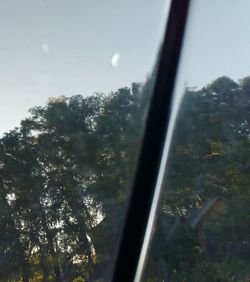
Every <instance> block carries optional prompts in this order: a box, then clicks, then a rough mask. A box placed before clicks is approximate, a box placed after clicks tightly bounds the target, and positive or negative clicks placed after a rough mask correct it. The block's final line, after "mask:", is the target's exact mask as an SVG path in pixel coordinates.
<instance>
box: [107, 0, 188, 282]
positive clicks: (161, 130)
mask: <svg viewBox="0 0 250 282" xmlns="http://www.w3.org/2000/svg"><path fill="white" fill-rule="evenodd" d="M189 4H190V0H172V2H171V6H170V12H169V15H168V20H167V27H166V32H165V36H164V41H163V44H162V49H161V54H160V60H159V63H158V69H157V75H156V79H155V86H154V90H153V95H152V98H151V103H150V106H149V111H148V117H147V120H146V125H145V132H144V138H143V141H142V147H141V152H140V157H139V161H138V167H137V171H136V174H135V180H134V184H133V188H132V192H131V199H130V203H129V207H128V212H127V216H126V219H125V224H124V230H123V234H122V238H121V241H120V248H119V250H118V255H117V260H116V263H115V268H114V273H113V278H112V281H113V282H132V281H134V278H135V274H136V270H137V266H138V262H139V258H140V253H141V248H142V245H143V239H144V235H145V231H146V228H147V222H148V217H149V213H150V209H151V204H152V199H153V196H154V189H155V183H156V179H157V176H158V171H159V166H160V162H161V157H162V151H163V145H164V141H165V137H166V132H167V127H168V122H169V113H170V107H171V100H172V92H173V88H174V83H175V78H176V73H177V67H178V62H179V58H180V53H181V46H182V41H183V37H184V31H185V26H186V19H187V14H188V8H189Z"/></svg>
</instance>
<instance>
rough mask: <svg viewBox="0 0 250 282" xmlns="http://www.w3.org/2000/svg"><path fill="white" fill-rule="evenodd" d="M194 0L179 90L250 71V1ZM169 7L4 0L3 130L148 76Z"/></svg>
mask: <svg viewBox="0 0 250 282" xmlns="http://www.w3.org/2000/svg"><path fill="white" fill-rule="evenodd" d="M192 3H193V4H192V5H191V11H190V15H189V21H188V28H187V32H186V38H185V41H184V49H183V54H182V59H181V64H180V69H179V70H180V71H179V80H178V87H177V89H179V90H178V91H182V90H181V89H183V86H184V84H186V85H188V86H198V87H201V86H203V85H204V84H206V83H208V82H210V81H211V80H213V79H215V78H217V77H219V76H221V75H228V76H230V77H232V78H233V79H235V80H237V79H239V78H242V77H244V76H246V75H250V52H249V51H248V50H249V49H250V17H249V15H250V1H249V0H237V1H233V0H209V1H208V0H193V1H192ZM168 4H169V0H123V1H122V0H0V95H1V103H0V118H1V122H0V134H1V133H2V132H4V131H7V130H9V129H12V128H14V127H15V126H17V125H18V124H19V122H20V120H21V119H22V118H24V117H25V116H27V110H28V109H29V108H30V107H32V106H36V105H45V103H46V101H47V99H48V98H49V97H52V96H53V97H55V96H59V95H66V96H71V95H73V94H83V95H90V94H92V93H93V92H105V93H107V92H109V91H111V90H115V89H117V88H119V87H123V86H129V85H130V83H131V82H133V81H143V80H144V79H145V78H146V76H147V75H148V74H149V73H150V72H151V70H152V68H153V66H154V62H155V59H156V55H157V52H158V49H159V46H160V42H161V39H162V35H163V30H164V27H165V21H166V14H167V10H168V9H167V7H168ZM113 54H115V56H114V57H113V65H117V66H116V67H112V65H111V57H112V55H113Z"/></svg>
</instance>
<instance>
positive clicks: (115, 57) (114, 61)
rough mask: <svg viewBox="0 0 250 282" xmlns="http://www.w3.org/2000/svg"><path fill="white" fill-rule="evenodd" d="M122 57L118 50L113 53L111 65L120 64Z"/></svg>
mask: <svg viewBox="0 0 250 282" xmlns="http://www.w3.org/2000/svg"><path fill="white" fill-rule="evenodd" d="M120 57H121V55H120V53H118V52H115V53H114V54H113V55H112V57H111V65H112V67H117V66H118V63H119V59H120Z"/></svg>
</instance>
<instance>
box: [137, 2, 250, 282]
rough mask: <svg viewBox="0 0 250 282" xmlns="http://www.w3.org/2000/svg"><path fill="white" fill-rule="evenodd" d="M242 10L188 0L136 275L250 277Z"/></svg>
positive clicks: (148, 280) (148, 279)
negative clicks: (150, 218) (153, 209)
mask: <svg viewBox="0 0 250 282" xmlns="http://www.w3.org/2000/svg"><path fill="white" fill-rule="evenodd" d="M248 9H249V2H248V1H238V2H237V3H236V2H235V3H229V2H228V1H219V2H218V1H216V2H215V1H209V2H208V1H191V5H190V8H189V13H188V21H187V24H186V33H185V38H184V44H183V48H182V55H181V60H180V66H179V69H178V75H177V79H176V83H175V88H174V92H173V93H174V97H173V102H172V108H171V117H170V121H169V127H168V133H167V138H166V141H165V147H164V151H163V152H164V153H163V160H162V163H163V164H164V177H163V176H162V175H159V176H158V179H159V178H160V177H161V176H162V177H161V184H162V185H161V186H162V187H161V188H162V192H161V197H160V201H159V206H158V211H157V219H156V221H155V224H154V225H153V228H149V229H148V230H149V231H150V232H152V233H151V244H150V247H149V249H147V251H148V252H147V260H146V262H145V265H144V271H143V273H142V278H141V280H140V281H145V282H152V281H248V280H249V278H250V271H249V269H250V268H249V232H250V230H249V216H248V214H249V201H250V198H249V159H250V158H249V157H250V155H249V152H250V151H249V148H250V139H249V137H250V136H249V105H250V104H249V102H250V100H249V83H250V82H249V81H250V79H249V69H248V68H249V52H248V48H246V46H247V45H248V44H249V43H248V39H247V37H248V36H247V34H249V17H248V14H247V12H246V11H247V10H248ZM164 157H165V158H164ZM156 192H157V190H156ZM148 226H149V227H151V225H150V224H148ZM144 254H145V253H144ZM144 258H145V257H144Z"/></svg>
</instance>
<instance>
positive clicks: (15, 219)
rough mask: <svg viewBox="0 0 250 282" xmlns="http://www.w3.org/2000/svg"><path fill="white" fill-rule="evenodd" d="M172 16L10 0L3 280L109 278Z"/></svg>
mask: <svg viewBox="0 0 250 282" xmlns="http://www.w3.org/2000/svg"><path fill="white" fill-rule="evenodd" d="M167 11H168V1H165V0H159V1H155V2H152V1H142V0H140V1H136V2H135V1H130V0H129V1H117V0H108V1H95V0H91V1H88V0H75V1H66V0H53V1H51V0H38V1H30V0H23V1H19V0H11V1H1V3H0V35H1V36H0V38H1V39H0V42H1V44H0V62H1V63H0V74H1V75H0V90H1V95H2V99H1V112H0V114H1V120H2V122H1V126H0V132H1V137H0V280H1V281H23V282H28V281H74V282H76V281H99V282H101V281H109V280H110V279H111V276H112V273H113V268H114V263H115V258H116V254H117V249H118V246H119V241H120V236H121V233H122V228H123V224H124V217H125V214H126V209H127V204H128V202H129V198H130V191H131V186H132V182H133V177H134V173H135V169H136V164H137V158H138V154H139V151H140V147H141V136H142V132H143V128H144V124H145V120H146V116H147V108H148V105H149V104H150V97H151V89H152V87H153V84H154V72H153V69H154V65H155V61H156V58H157V55H158V51H159V48H160V45H161V41H162V38H163V33H164V28H165V21H166V17H167ZM29 109H30V110H29ZM28 110H29V111H28Z"/></svg>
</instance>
